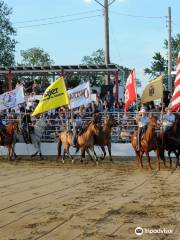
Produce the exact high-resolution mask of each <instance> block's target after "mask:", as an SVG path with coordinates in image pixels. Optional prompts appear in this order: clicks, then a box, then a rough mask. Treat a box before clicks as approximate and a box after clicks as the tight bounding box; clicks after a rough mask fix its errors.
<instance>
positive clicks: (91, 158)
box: [86, 148, 94, 161]
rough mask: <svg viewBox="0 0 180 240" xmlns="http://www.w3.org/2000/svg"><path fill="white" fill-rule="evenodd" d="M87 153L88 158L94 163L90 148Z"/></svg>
mask: <svg viewBox="0 0 180 240" xmlns="http://www.w3.org/2000/svg"><path fill="white" fill-rule="evenodd" d="M86 152H87V154H88V156H89V157H90V160H91V161H93V160H94V159H93V157H92V156H91V154H90V150H89V148H87V149H86Z"/></svg>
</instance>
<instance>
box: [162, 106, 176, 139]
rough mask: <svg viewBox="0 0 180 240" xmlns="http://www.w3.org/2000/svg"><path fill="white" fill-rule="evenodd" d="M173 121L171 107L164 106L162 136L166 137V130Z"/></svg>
mask: <svg viewBox="0 0 180 240" xmlns="http://www.w3.org/2000/svg"><path fill="white" fill-rule="evenodd" d="M174 122H175V115H174V114H173V113H172V109H171V108H170V107H168V108H166V114H165V115H164V116H163V129H164V137H167V132H168V130H169V129H170V128H171V127H172V125H173V123H174Z"/></svg>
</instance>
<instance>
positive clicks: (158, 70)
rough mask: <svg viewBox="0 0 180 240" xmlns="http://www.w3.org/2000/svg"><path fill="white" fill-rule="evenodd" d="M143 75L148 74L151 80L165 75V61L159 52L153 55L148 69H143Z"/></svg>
mask: <svg viewBox="0 0 180 240" xmlns="http://www.w3.org/2000/svg"><path fill="white" fill-rule="evenodd" d="M144 73H145V74H149V75H150V77H152V78H155V77H158V76H159V75H161V74H167V61H166V60H165V58H164V57H163V56H162V55H161V53H160V52H157V53H155V54H154V56H153V62H152V63H151V66H150V68H145V69H144Z"/></svg>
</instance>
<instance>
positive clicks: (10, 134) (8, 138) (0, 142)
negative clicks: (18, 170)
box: [0, 122, 17, 160]
mask: <svg viewBox="0 0 180 240" xmlns="http://www.w3.org/2000/svg"><path fill="white" fill-rule="evenodd" d="M16 127H17V124H16V123H14V122H12V123H9V124H8V125H7V126H6V127H5V133H6V135H5V136H4V139H2V136H0V146H3V147H6V148H7V149H8V160H12V157H13V154H14V145H15V144H14V141H13V140H14V132H15V129H16Z"/></svg>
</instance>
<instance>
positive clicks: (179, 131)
mask: <svg viewBox="0 0 180 240" xmlns="http://www.w3.org/2000/svg"><path fill="white" fill-rule="evenodd" d="M159 142H160V143H161V149H160V158H161V159H162V160H163V161H165V156H164V151H165V150H166V151H167V152H168V157H169V160H170V168H172V158H171V153H172V152H173V153H174V154H175V156H176V168H177V167H178V166H179V167H180V163H179V156H180V116H179V115H176V119H175V122H174V124H173V125H172V126H171V127H170V128H169V129H168V130H167V132H166V134H165V135H164V134H163V132H162V131H161V133H160V136H159Z"/></svg>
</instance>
